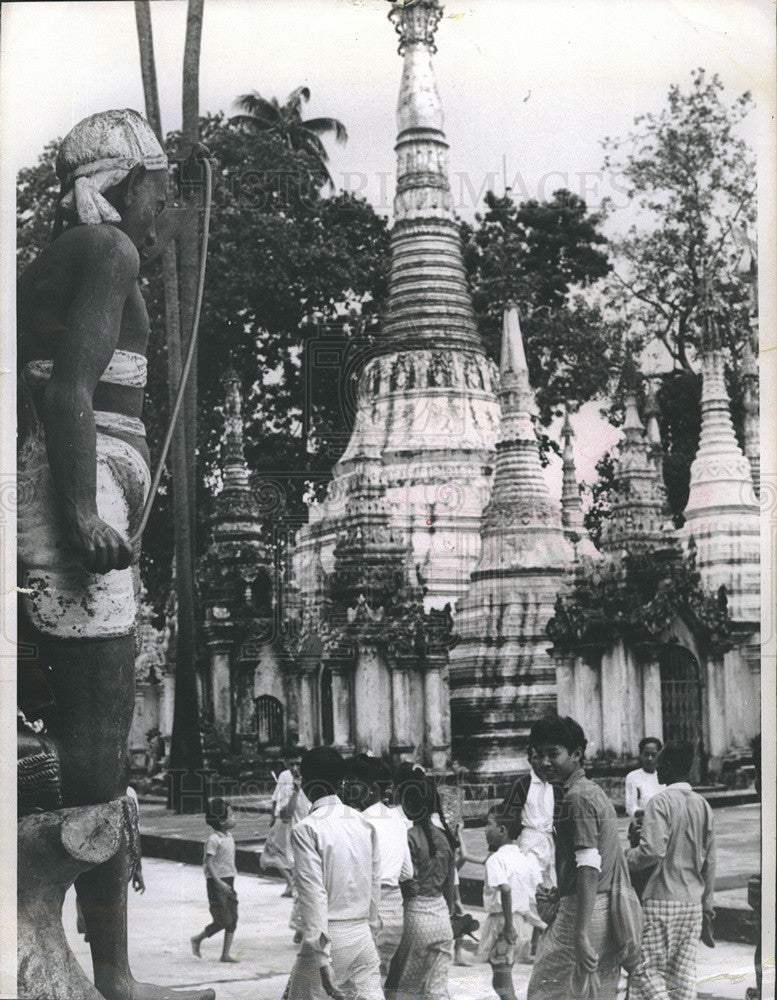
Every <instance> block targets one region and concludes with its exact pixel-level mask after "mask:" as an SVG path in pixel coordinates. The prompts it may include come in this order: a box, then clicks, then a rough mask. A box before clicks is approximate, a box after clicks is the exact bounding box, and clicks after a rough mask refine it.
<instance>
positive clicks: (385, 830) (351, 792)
mask: <svg viewBox="0 0 777 1000" xmlns="http://www.w3.org/2000/svg"><path fill="white" fill-rule="evenodd" d="M391 785H392V776H391V768H390V767H389V766H388V764H386V763H385V762H384V761H382V760H380V759H379V758H378V757H370V756H368V755H367V754H357V755H356V756H355V757H353V758H352V759H351V760H350V761H349V762H348V765H347V769H346V786H347V789H348V795H347V796H346V798H347V801H348V803H349V804H350V805H353V806H354V807H355V808H356V809H359V810H360V811H361V814H362V816H363V817H364V818H365V819H366V820H367V821H368V822H369V823H370V825H371V826H373V827H374V828H375V833H376V834H377V835H378V848H379V850H380V909H379V916H380V928H379V929H378V932H377V934H376V936H375V944H376V945H377V947H378V954H379V955H380V974H381V978H382V979H383V980H384V981H385V978H386V975H387V973H388V968H389V965H390V964H391V959H392V958H393V957H394V953H395V952H396V950H397V948H398V947H399V942H400V941H401V940H402V930H403V928H404V911H403V907H402V892H401V890H400V888H399V884H400V882H408V881H410V879H412V877H413V862H412V859H411V857H410V845H409V843H408V839H407V826H406V825H405V822H404V820H403V819H402V817H401V816H400V815H399V812H398V811H397V810H396V809H393V808H391V807H390V806H388V805H387V804H386V802H385V801H384V800H385V799H387V798H388V797H389V795H390V793H391Z"/></svg>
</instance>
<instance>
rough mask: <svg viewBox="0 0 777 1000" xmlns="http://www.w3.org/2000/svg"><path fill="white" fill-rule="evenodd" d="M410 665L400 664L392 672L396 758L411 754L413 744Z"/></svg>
mask: <svg viewBox="0 0 777 1000" xmlns="http://www.w3.org/2000/svg"><path fill="white" fill-rule="evenodd" d="M409 669H410V665H409V664H408V663H406V662H405V663H403V662H398V663H397V664H395V666H394V668H393V670H392V671H391V702H392V708H393V731H392V738H391V751H392V753H393V754H394V756H395V757H397V758H401V756H402V754H408V753H411V752H412V750H413V744H412V740H411V737H410V732H411V722H410V677H409V673H408V671H409Z"/></svg>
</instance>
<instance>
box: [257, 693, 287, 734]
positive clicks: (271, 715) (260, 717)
mask: <svg viewBox="0 0 777 1000" xmlns="http://www.w3.org/2000/svg"><path fill="white" fill-rule="evenodd" d="M254 704H255V705H256V742H257V743H258V744H259V746H271V747H279V746H282V745H283V705H281V703H280V702H279V701H278V699H277V698H273V696H272V695H271V694H263V695H260V696H259V697H258V698H257V699H256V701H255V702H254Z"/></svg>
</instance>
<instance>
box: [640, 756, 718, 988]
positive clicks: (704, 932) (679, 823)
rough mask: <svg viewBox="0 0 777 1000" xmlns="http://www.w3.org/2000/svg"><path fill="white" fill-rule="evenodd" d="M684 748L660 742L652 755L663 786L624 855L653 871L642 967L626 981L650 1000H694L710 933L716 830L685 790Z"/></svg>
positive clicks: (689, 762) (688, 761)
mask: <svg viewBox="0 0 777 1000" xmlns="http://www.w3.org/2000/svg"><path fill="white" fill-rule="evenodd" d="M693 756H694V751H693V746H692V744H690V743H667V745H666V746H665V747H664V748H663V750H662V751H661V753H660V754H659V755H658V761H657V771H658V779H659V781H661V782H662V783H664V784H665V785H666V788H665V790H664V791H662V792H659V793H658V794H657V795H655V796H653V798H651V800H650V801H649V802H648V804H647V806H646V808H645V816H644V820H643V823H642V832H641V838H640V842H639V846H638V847H635V848H632V849H631V850H630V851H629V852H628V855H627V858H628V862H629V867H630V868H631V869H632V871H640V870H641V869H643V868H649V867H652V866H655V869H654V871H653V872H652V874H651V875H650V878H649V879H648V881H647V885H646V886H645V890H644V892H643V894H642V901H643V906H644V911H645V924H644V929H643V932H642V957H643V962H642V965H641V966H640V967H639V968H638V969H637V970H636V971H635V972H634V973H633V974H632V980H631V981H632V984H633V985H634V987H635V989H638V990H639V992H640V994H641V995H642V996H643V997H645V998H650V1000H669V998H670V997H671V998H672V1000H694V998H695V997H696V952H697V947H698V946H697V941H698V940H699V937H701V940H702V941H703V942H704V943H705V944H706V945H707V946H708V947H709V948H714V947H715V941H714V938H713V936H712V918H713V915H714V911H713V894H714V887H715V833H714V826H713V819H712V809H711V808H710V805H709V803H708V802H707V801H706V800H705V799H703V798H702V797H701V795H697V794H696V792H694V791H692V789H691V786H690V784H689V782H688V776H689V774H690V772H691V768H692V766H693Z"/></svg>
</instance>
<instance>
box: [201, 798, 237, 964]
mask: <svg viewBox="0 0 777 1000" xmlns="http://www.w3.org/2000/svg"><path fill="white" fill-rule="evenodd" d="M205 822H206V823H207V824H208V826H210V827H212V828H213V833H212V834H211V835H210V836H209V837H208V839H207V841H206V842H205V858H204V861H203V868H204V870H205V878H206V886H207V890H208V906H209V907H210V915H211V917H212V918H213V920H212V921H211V923H209V924H208V926H207V927H206V928H205V930H204V931H201V932H200V933H199V934H196V935H195V936H194V937H193V938H192V939H191V942H192V951H193V952H194V954H195V955H196V956H197V958H201V957H202V956H201V954H200V945H201V944H202V942H203V941H204V940H205V938H209V937H213V935H214V934H218V932H219V931H222V930H223V931H224V945H223V947H222V949H221V961H222V962H237V961H238V959H236V958H233V957H232V955H231V954H230V949H231V947H232V939H233V938H234V936H235V928H236V927H237V893H236V892H235V876H236V875H237V868H236V867H235V841H234V839H233V837H232V834H231V833H230V832H229V831H230V830H233V829H234V827H235V819H234V816H233V815H232V808H231V806H230V805H229V804H228V803H227V802H225V801H224V799H221V798H213V799H210V800H209V802H208V807H207V811H206V813H205Z"/></svg>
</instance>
